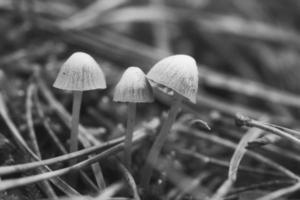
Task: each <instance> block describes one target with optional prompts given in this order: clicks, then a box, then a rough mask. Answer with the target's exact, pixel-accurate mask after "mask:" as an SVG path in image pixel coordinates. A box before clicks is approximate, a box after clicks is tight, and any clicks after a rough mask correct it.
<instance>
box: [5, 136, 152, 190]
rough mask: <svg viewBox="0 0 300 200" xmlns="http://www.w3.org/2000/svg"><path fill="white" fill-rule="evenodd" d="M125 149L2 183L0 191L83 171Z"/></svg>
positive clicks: (119, 146) (105, 152) (118, 148)
mask: <svg viewBox="0 0 300 200" xmlns="http://www.w3.org/2000/svg"><path fill="white" fill-rule="evenodd" d="M145 137H146V133H145V132H142V133H139V135H138V136H137V137H135V138H134V139H133V143H134V144H135V143H137V142H140V141H141V140H142V139H145ZM123 148H124V143H120V144H118V145H115V146H114V147H112V148H110V149H108V150H106V151H104V152H102V153H100V154H98V155H95V156H93V157H90V158H89V159H86V160H84V161H82V162H79V163H77V164H76V165H73V166H70V167H66V168H63V169H59V170H55V171H50V172H46V173H41V174H37V175H33V176H28V177H24V178H19V179H10V180H5V181H2V182H0V191H4V190H7V189H11V188H16V187H20V186H24V185H28V184H32V183H36V182H39V181H43V180H47V179H51V178H54V177H58V176H62V175H64V174H67V173H70V172H74V171H78V170H81V169H83V168H86V167H88V166H90V165H91V164H93V163H95V162H98V161H99V160H101V159H103V158H105V157H107V156H111V155H114V154H116V153H117V152H119V151H121V150H122V149H123Z"/></svg>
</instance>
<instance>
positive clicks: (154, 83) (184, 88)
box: [53, 52, 198, 188]
mask: <svg viewBox="0 0 300 200" xmlns="http://www.w3.org/2000/svg"><path fill="white" fill-rule="evenodd" d="M53 86H54V87H56V88H59V89H63V90H70V91H73V108H72V122H71V124H72V126H71V127H72V128H71V137H70V152H73V151H77V150H78V129H79V117H80V106H81V101H82V94H83V91H86V90H94V89H105V88H106V81H105V76H104V73H103V71H102V70H101V68H100V66H99V65H98V64H97V62H96V61H95V60H94V59H93V58H92V57H91V56H90V55H88V54H86V53H83V52H76V53H74V54H72V55H71V56H70V57H69V58H68V59H67V61H66V62H65V63H64V64H63V65H62V67H61V70H60V72H59V74H58V76H57V79H56V81H55V82H54V85H53ZM152 88H155V89H159V90H162V91H164V92H166V93H167V94H168V95H171V96H172V99H173V100H172V103H171V107H170V111H169V113H168V117H167V119H166V120H165V121H164V123H163V124H162V127H161V129H160V131H159V133H158V136H157V138H156V140H155V141H154V144H153V146H152V147H151V149H150V152H149V154H148V157H147V159H146V162H145V165H144V168H143V170H142V179H141V185H142V187H144V188H147V187H148V184H149V181H150V178H151V175H152V165H153V164H155V163H156V161H157V158H158V156H159V153H160V150H161V148H162V147H163V144H164V143H165V140H166V138H167V135H168V132H169V131H170V129H171V126H172V124H173V123H174V121H175V119H176V116H177V113H178V112H179V109H180V107H181V104H182V102H183V100H188V101H191V102H192V103H195V102H196V96H197V90H198V68H197V64H196V61H195V60H194V59H193V58H192V57H191V56H188V55H173V56H169V57H166V58H164V59H162V60H161V61H159V62H158V63H156V64H155V65H154V66H153V67H152V68H151V69H150V71H149V72H148V74H147V75H145V74H144V72H143V71H142V70H141V69H140V68H138V67H129V68H127V69H126V70H125V72H124V74H123V75H122V77H121V79H120V81H119V83H118V84H117V85H116V87H115V92H114V97H113V100H114V101H116V102H126V103H127V104H128V111H127V113H128V116H127V128H126V137H125V153H124V162H125V164H126V166H127V167H128V168H129V169H130V165H131V151H132V150H131V146H132V135H133V131H134V126H135V117H136V103H146V102H153V101H154V96H153V92H152Z"/></svg>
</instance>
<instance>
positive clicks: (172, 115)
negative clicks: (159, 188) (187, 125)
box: [141, 97, 182, 189]
mask: <svg viewBox="0 0 300 200" xmlns="http://www.w3.org/2000/svg"><path fill="white" fill-rule="evenodd" d="M181 102H182V99H181V98H180V97H178V98H176V99H175V100H174V102H173V104H172V106H171V108H170V111H169V114H168V118H167V119H166V121H165V122H164V124H163V126H162V128H161V130H160V132H159V134H158V136H157V138H156V140H155V142H154V144H153V145H152V147H151V150H150V152H149V154H148V157H147V160H146V163H145V165H144V168H143V170H142V179H141V186H142V188H144V189H148V185H149V182H150V179H151V176H152V166H153V165H155V164H156V163H157V158H158V156H159V153H160V150H161V148H162V146H163V144H164V143H165V140H166V139H167V136H168V133H169V132H170V129H171V127H172V124H173V123H174V121H175V119H176V116H177V113H178V111H179V108H180V106H181Z"/></svg>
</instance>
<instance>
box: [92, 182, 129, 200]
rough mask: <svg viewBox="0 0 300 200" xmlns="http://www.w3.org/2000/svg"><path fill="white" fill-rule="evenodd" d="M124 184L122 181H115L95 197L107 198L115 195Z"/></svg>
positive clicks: (102, 199) (96, 199) (105, 199)
mask: <svg viewBox="0 0 300 200" xmlns="http://www.w3.org/2000/svg"><path fill="white" fill-rule="evenodd" d="M123 185H124V184H122V183H115V184H113V185H111V186H109V187H107V188H105V190H104V191H103V192H101V194H100V195H99V196H97V197H95V198H93V199H94V200H107V199H109V198H110V197H112V196H113V195H115V194H116V193H117V192H118V191H119V190H120V189H121V188H122V187H123Z"/></svg>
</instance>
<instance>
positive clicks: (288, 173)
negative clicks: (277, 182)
mask: <svg viewBox="0 0 300 200" xmlns="http://www.w3.org/2000/svg"><path fill="white" fill-rule="evenodd" d="M175 127H176V128H175ZM174 128H175V129H174V130H177V131H179V132H183V133H185V134H187V135H190V136H192V137H195V138H199V139H204V140H208V141H211V142H214V143H216V144H219V145H222V146H225V147H228V148H230V149H233V150H235V149H236V147H237V145H236V144H235V143H234V142H232V141H230V140H228V139H225V138H221V137H219V136H216V135H207V134H206V133H203V132H201V131H198V130H195V129H191V128H189V127H185V126H181V125H180V126H179V125H176V126H174ZM246 154H247V155H248V156H250V157H251V158H253V159H256V160H258V161H261V162H263V163H265V164H266V165H268V166H270V167H272V168H273V169H276V170H278V171H280V172H282V173H283V174H285V175H286V176H288V177H290V178H292V179H295V180H298V179H299V176H298V175H297V174H295V173H294V172H292V171H290V170H289V169H287V168H285V167H284V166H282V165H280V164H279V163H276V162H274V161H273V160H270V159H269V158H266V157H264V156H262V155H260V154H258V153H255V152H253V151H247V152H246Z"/></svg>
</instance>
